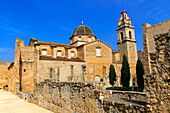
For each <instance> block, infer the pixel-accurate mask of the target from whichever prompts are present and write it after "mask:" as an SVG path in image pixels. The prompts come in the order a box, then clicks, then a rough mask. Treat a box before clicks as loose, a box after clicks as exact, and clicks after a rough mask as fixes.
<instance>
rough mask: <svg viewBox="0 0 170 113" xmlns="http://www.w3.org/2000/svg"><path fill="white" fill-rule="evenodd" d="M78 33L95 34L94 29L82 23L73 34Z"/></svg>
mask: <svg viewBox="0 0 170 113" xmlns="http://www.w3.org/2000/svg"><path fill="white" fill-rule="evenodd" d="M77 35H94V34H93V31H92V30H91V29H90V28H89V27H88V26H85V25H81V26H79V27H77V28H76V29H75V30H74V32H73V34H72V36H77Z"/></svg>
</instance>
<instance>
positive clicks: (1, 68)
mask: <svg viewBox="0 0 170 113" xmlns="http://www.w3.org/2000/svg"><path fill="white" fill-rule="evenodd" d="M9 65H10V61H7V62H5V61H0V88H1V89H2V88H3V86H6V85H8V84H9V82H8V66H9Z"/></svg>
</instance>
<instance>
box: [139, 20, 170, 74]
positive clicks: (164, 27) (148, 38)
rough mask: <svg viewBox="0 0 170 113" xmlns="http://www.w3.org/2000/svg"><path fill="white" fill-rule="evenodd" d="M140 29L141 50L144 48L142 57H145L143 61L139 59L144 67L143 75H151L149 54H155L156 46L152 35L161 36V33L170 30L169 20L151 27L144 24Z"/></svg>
mask: <svg viewBox="0 0 170 113" xmlns="http://www.w3.org/2000/svg"><path fill="white" fill-rule="evenodd" d="M142 29H143V48H144V55H145V59H144V60H142V58H140V59H141V60H142V61H145V62H142V63H143V65H144V67H145V73H146V74H151V71H152V69H151V63H150V53H151V52H155V51H156V49H155V47H156V45H155V42H154V38H153V37H154V35H155V34H162V33H167V32H168V31H169V29H170V20H167V21H164V22H161V23H158V24H155V25H153V26H151V25H150V24H148V23H145V24H143V25H142Z"/></svg>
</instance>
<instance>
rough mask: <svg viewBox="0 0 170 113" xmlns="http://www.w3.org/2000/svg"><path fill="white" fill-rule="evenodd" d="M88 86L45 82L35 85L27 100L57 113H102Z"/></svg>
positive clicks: (92, 88)
mask: <svg viewBox="0 0 170 113" xmlns="http://www.w3.org/2000/svg"><path fill="white" fill-rule="evenodd" d="M90 84H92V83H89V84H86V83H80V82H56V80H46V81H45V82H43V83H40V84H37V86H36V89H35V91H34V94H33V95H32V97H31V98H28V100H29V101H30V102H32V103H35V104H38V105H40V106H41V107H44V108H46V109H49V110H51V111H54V112H57V113H73V112H83V113H85V112H87V113H91V112H93V113H95V112H96V113H102V111H103V108H102V104H101V103H100V102H99V100H98V99H97V98H96V96H95V92H94V90H95V89H94V87H93V85H90Z"/></svg>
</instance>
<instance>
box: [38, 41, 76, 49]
mask: <svg viewBox="0 0 170 113" xmlns="http://www.w3.org/2000/svg"><path fill="white" fill-rule="evenodd" d="M37 44H45V45H53V46H65V47H73V48H76V46H73V45H68V44H61V43H53V42H44V41H37Z"/></svg>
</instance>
